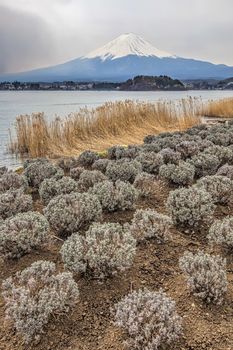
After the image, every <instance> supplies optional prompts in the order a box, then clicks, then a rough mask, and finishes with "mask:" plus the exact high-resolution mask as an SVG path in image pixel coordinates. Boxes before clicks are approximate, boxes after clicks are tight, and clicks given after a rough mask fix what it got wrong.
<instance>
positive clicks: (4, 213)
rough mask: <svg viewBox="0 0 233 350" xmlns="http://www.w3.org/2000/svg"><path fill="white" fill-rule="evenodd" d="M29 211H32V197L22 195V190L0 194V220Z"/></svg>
mask: <svg viewBox="0 0 233 350" xmlns="http://www.w3.org/2000/svg"><path fill="white" fill-rule="evenodd" d="M30 210H33V201H32V197H31V196H30V195H26V194H24V193H23V191H22V189H18V190H9V191H6V192H4V193H2V194H0V218H2V219H6V218H9V217H11V216H13V215H16V214H18V213H22V212H26V211H30Z"/></svg>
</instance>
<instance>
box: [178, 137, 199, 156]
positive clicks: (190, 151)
mask: <svg viewBox="0 0 233 350" xmlns="http://www.w3.org/2000/svg"><path fill="white" fill-rule="evenodd" d="M176 151H177V152H179V153H180V154H181V157H182V158H183V159H187V158H189V157H192V156H194V155H195V154H197V153H198V152H199V147H198V144H197V142H195V141H182V142H181V143H178V145H176Z"/></svg>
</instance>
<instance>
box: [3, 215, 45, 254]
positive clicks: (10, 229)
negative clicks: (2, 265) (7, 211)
mask: <svg viewBox="0 0 233 350" xmlns="http://www.w3.org/2000/svg"><path fill="white" fill-rule="evenodd" d="M48 238H49V224H48V221H47V220H46V219H45V217H44V216H43V215H41V214H39V213H37V212H33V211H30V212H27V213H20V214H17V215H15V216H14V217H11V218H9V219H6V220H5V221H4V223H3V224H2V225H1V229H0V254H1V255H2V256H3V257H4V258H19V257H21V256H22V255H24V254H26V253H29V252H30V251H31V250H32V249H34V248H37V247H38V246H40V245H41V244H43V243H45V242H46V241H48Z"/></svg>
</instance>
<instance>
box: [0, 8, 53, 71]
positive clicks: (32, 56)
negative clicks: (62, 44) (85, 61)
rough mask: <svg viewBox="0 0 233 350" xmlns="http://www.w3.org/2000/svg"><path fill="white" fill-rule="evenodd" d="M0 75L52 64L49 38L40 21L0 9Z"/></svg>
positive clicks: (14, 11)
mask: <svg viewBox="0 0 233 350" xmlns="http://www.w3.org/2000/svg"><path fill="white" fill-rule="evenodd" d="M0 33H1V35H0V73H6V72H12V71H20V70H24V69H30V68H33V67H36V66H38V65H39V66H42V65H47V64H48V63H49V62H50V63H52V61H53V54H54V52H53V50H54V47H53V34H52V33H51V31H50V28H49V27H48V25H47V24H46V22H44V21H43V19H41V18H40V17H38V16H36V15H32V14H27V13H23V12H20V11H17V10H12V9H9V8H6V7H4V6H0Z"/></svg>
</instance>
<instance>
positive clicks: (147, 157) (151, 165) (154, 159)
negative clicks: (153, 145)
mask: <svg viewBox="0 0 233 350" xmlns="http://www.w3.org/2000/svg"><path fill="white" fill-rule="evenodd" d="M136 160H137V161H138V162H140V163H141V165H142V170H143V171H145V172H146V173H150V174H158V172H159V167H160V166H161V165H162V164H163V157H162V155H161V154H160V153H155V152H141V153H139V155H138V156H137V157H136Z"/></svg>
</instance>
